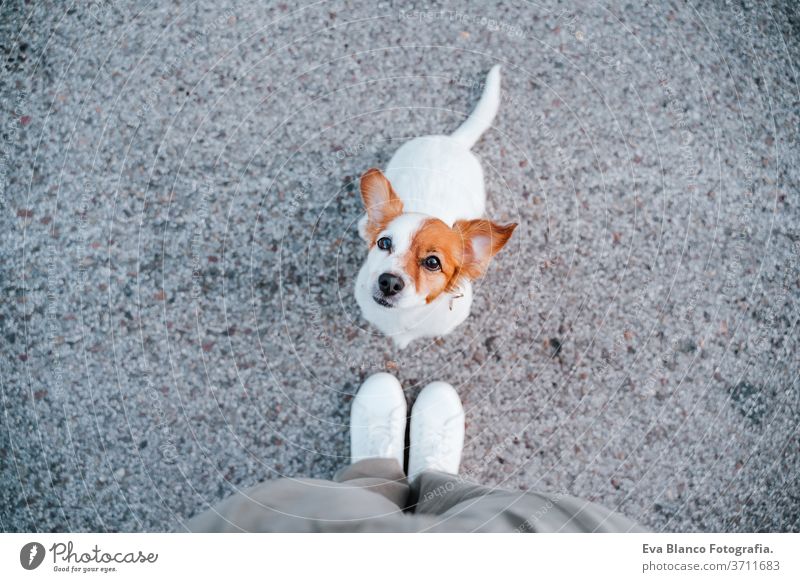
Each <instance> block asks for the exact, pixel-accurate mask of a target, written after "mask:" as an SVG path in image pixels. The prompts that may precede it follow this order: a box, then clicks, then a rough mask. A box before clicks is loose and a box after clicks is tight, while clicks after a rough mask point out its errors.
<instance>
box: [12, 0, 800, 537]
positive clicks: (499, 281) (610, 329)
mask: <svg viewBox="0 0 800 582" xmlns="http://www.w3.org/2000/svg"><path fill="white" fill-rule="evenodd" d="M257 4H258V3H254V2H244V1H242V2H232V1H227V0H216V1H214V2H207V1H205V0H203V1H201V2H181V3H175V4H174V5H173V3H172V2H169V3H167V2H158V3H155V4H151V5H148V6H142V5H141V3H138V2H130V3H129V2H122V1H111V2H106V1H102V2H101V1H98V2H88V3H76V4H75V5H74V7H73V8H70V9H68V10H67V9H66V8H65V5H64V4H63V3H56V2H35V3H33V2H32V3H24V4H23V3H18V2H14V3H8V2H6V3H3V5H2V9H0V10H1V11H2V18H0V27H2V29H1V33H0V44H1V45H2V50H3V55H4V64H3V67H4V68H3V72H2V85H0V87H2V94H1V96H2V142H1V143H0V145H1V146H2V158H1V159H0V161H1V162H2V166H1V167H0V170H1V172H0V176H1V177H2V185H3V189H2V199H0V203H1V204H0V239H1V240H2V247H1V248H2V250H1V251H0V252H2V254H1V255H0V262H1V264H0V285H2V303H0V327H1V328H2V344H1V345H2V360H0V362H1V363H0V365H1V366H2V374H0V378H1V381H2V384H1V385H0V388H1V393H0V395H1V396H2V417H0V418H2V425H0V463H1V468H2V481H1V482H0V527H1V528H2V529H3V530H12V531H13V530H43V531H49V530H58V531H63V530H112V531H113V530H122V531H130V530H181V529H182V528H183V521H184V519H185V518H187V517H188V516H191V515H193V514H194V513H196V512H197V511H199V510H201V509H203V508H205V507H206V506H207V504H208V503H210V502H215V501H217V500H219V499H221V498H223V497H224V496H226V495H228V494H229V493H230V492H232V491H234V490H236V489H237V488H239V487H242V486H247V485H250V484H253V483H256V482H258V481H260V480H263V479H274V478H277V477H279V476H281V475H289V476H305V475H310V476H317V477H330V476H331V475H332V474H333V472H334V471H335V470H336V469H337V468H338V467H340V466H341V465H342V464H343V463H344V462H345V461H346V457H347V454H348V446H347V442H348V440H347V439H348V427H347V420H348V412H349V405H350V400H351V398H352V394H353V392H354V391H355V390H356V388H357V386H358V384H359V382H360V381H361V380H362V379H363V378H365V377H366V376H367V375H368V374H370V373H372V372H373V371H376V370H389V371H391V372H393V373H395V374H396V375H397V376H398V377H399V378H400V379H401V381H402V383H403V385H404V387H405V388H406V390H407V393H408V396H409V400H410V401H413V398H414V396H415V395H416V394H417V393H418V391H419V390H420V388H421V387H422V386H423V385H424V384H425V383H427V382H429V381H431V380H439V379H441V380H447V381H449V382H451V383H453V384H454V385H455V386H456V387H457V389H458V391H459V393H460V394H461V396H462V398H463V400H464V403H465V406H466V409H467V416H468V427H467V443H466V449H465V453H464V461H463V468H464V472H465V473H466V474H467V475H468V476H470V477H471V478H474V479H475V480H477V481H480V482H483V483H487V484H491V485H497V486H502V487H506V488H510V489H526V488H535V489H546V490H552V491H566V492H569V493H572V494H574V495H578V496H583V497H587V498H590V499H592V500H595V501H598V502H600V503H603V504H605V505H607V506H610V507H614V508H618V509H619V510H620V511H622V512H624V513H626V514H627V515H629V516H631V517H633V518H635V519H637V520H639V521H640V522H642V523H643V524H645V525H646V526H649V527H651V528H653V529H655V530H667V531H710V530H725V531H753V530H756V531H762V530H763V531H785V530H794V531H797V530H798V529H800V499H798V491H800V477H798V462H799V461H800V442H799V441H798V423H800V398H799V396H800V388H799V387H798V368H799V367H800V366H798V363H800V362H799V358H798V344H799V343H800V341H799V340H798V338H800V333H798V330H797V322H798V315H799V313H798V299H799V295H800V290H799V288H798V277H799V276H800V226H798V225H800V211H799V205H800V199H799V197H798V187H799V186H800V170H798V168H800V165H799V164H798V161H799V160H798V126H799V124H800V98H799V97H798V79H797V74H798V73H797V63H798V55H800V51H799V50H798V46H799V45H800V41H799V40H798V39H799V38H800V14H798V9H797V7H796V5H795V4H794V3H793V2H789V1H787V2H785V3H782V2H777V1H773V2H770V3H767V4H762V3H755V2H749V1H748V2H743V3H742V2H740V1H739V0H736V1H730V2H722V1H720V2H703V3H700V2H691V3H689V4H685V3H683V2H680V3H670V5H669V6H665V4H666V3H661V2H648V3H644V4H642V3H638V2H636V3H624V2H611V3H609V4H608V5H607V6H606V5H600V4H595V3H590V2H586V3H580V6H574V7H573V3H564V4H560V5H555V4H553V3H551V2H546V3H545V4H546V5H544V6H539V5H534V4H530V3H524V2H509V3H498V5H497V6H493V5H491V6H490V4H492V3H489V2H485V3H480V4H477V3H475V4H472V5H469V4H466V3H460V2H453V3H444V4H441V5H439V4H431V5H426V4H421V3H420V4H418V5H416V7H414V8H410V7H403V6H404V4H406V3H399V2H398V3H391V2H381V3H375V2H367V1H364V2H357V1H354V2H325V3H318V4H314V5H311V6H308V7H305V8H296V7H294V5H292V3H286V4H283V5H275V6H273V7H259V6H257ZM694 4H696V5H697V6H693V5H694ZM494 63H502V64H503V66H504V80H503V87H504V90H505V93H504V97H503V104H502V106H501V110H500V114H499V116H498V118H497V121H496V126H495V127H494V128H493V129H492V130H491V131H490V132H489V133H488V134H487V135H486V136H485V137H484V139H483V140H482V141H481V142H480V143H479V144H478V146H477V147H476V151H477V152H478V153H479V155H480V156H481V157H482V159H483V161H484V164H485V168H486V173H487V181H488V190H489V192H490V204H489V206H490V211H491V215H492V216H493V217H496V218H497V219H498V220H515V221H518V222H519V223H520V224H521V226H520V228H519V229H518V230H517V233H516V234H515V235H514V238H513V239H512V241H511V243H510V245H509V247H508V248H507V250H506V251H504V252H503V253H502V254H501V255H500V256H499V259H498V260H497V261H496V262H495V263H494V264H493V266H492V268H491V271H490V273H489V275H488V277H487V278H486V279H485V280H484V281H483V283H482V284H481V285H480V286H479V289H478V290H477V300H476V303H475V307H474V309H473V315H472V316H471V318H470V319H469V320H468V321H467V323H466V324H465V325H463V326H461V327H460V328H459V329H458V330H457V331H456V332H455V333H453V334H452V335H450V336H448V337H445V338H442V339H440V340H437V341H435V342H432V343H426V342H420V343H416V344H412V346H411V347H410V348H409V349H407V350H405V351H402V352H398V351H396V350H395V349H394V348H393V347H392V346H391V344H390V343H389V342H387V341H386V340H385V339H384V338H381V337H380V336H378V335H377V334H376V333H375V332H374V330H372V329H370V328H369V327H368V326H367V325H366V323H365V322H364V321H363V320H362V319H361V318H360V316H359V313H358V309H357V307H356V304H355V301H354V299H353V296H352V284H353V281H354V278H355V274H356V272H357V269H358V267H359V264H360V261H361V260H362V258H363V256H364V248H363V247H362V244H361V242H360V241H359V239H358V237H357V234H356V230H355V228H354V221H355V220H356V219H357V218H358V216H359V212H360V201H359V198H358V195H357V188H356V178H357V176H358V175H359V174H360V173H361V172H362V171H363V170H365V169H366V168H368V167H370V166H373V165H376V164H385V163H386V161H387V160H388V159H389V157H390V156H391V154H392V152H393V151H394V150H395V149H396V148H397V147H398V144H399V143H401V142H402V141H403V140H404V139H406V138H407V137H410V136H415V135H419V134H425V133H437V132H449V131H451V130H453V129H454V128H455V127H457V125H458V123H459V121H460V120H461V119H463V116H464V115H465V114H466V113H468V112H469V110H470V108H471V107H472V105H473V104H474V103H475V101H476V99H477V96H478V93H479V90H480V87H479V84H480V83H481V82H482V80H483V76H484V74H485V73H486V71H488V70H489V68H490V67H491V65H493V64H494Z"/></svg>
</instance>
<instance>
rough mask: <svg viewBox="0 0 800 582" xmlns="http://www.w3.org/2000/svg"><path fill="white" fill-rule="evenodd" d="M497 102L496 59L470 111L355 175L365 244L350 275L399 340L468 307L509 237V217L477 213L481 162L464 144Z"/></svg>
mask: <svg viewBox="0 0 800 582" xmlns="http://www.w3.org/2000/svg"><path fill="white" fill-rule="evenodd" d="M499 105H500V67H499V65H497V66H495V67H493V68H492V70H491V71H490V72H489V75H488V76H487V78H486V84H485V88H484V90H483V94H482V95H481V98H480V100H479V101H478V104H477V105H476V107H475V110H474V111H473V112H472V114H471V115H470V116H469V118H468V119H467V120H466V121H465V122H464V123H463V124H462V125H461V127H459V128H458V129H457V130H456V131H455V132H453V133H452V134H451V135H430V136H425V137H418V138H415V139H412V140H411V141H409V142H407V143H405V144H403V145H402V146H401V147H400V149H398V150H397V152H396V153H395V154H394V156H393V157H392V159H391V160H390V162H389V165H388V167H387V168H386V172H385V173H383V172H381V171H380V170H378V169H376V168H372V169H370V170H367V171H366V172H365V173H364V175H363V176H361V197H362V199H363V201H364V208H365V211H366V214H365V215H364V216H363V217H362V218H361V220H360V221H359V224H358V229H359V234H360V235H361V237H362V238H363V239H364V240H365V241H366V242H367V243H368V244H369V253H368V255H367V260H366V261H365V262H364V265H363V266H362V267H361V270H360V271H359V273H358V278H357V280H356V287H355V296H356V301H357V303H358V305H359V307H360V308H361V312H362V314H363V315H364V318H365V319H366V320H367V321H369V322H370V323H371V324H372V325H374V326H375V327H376V328H378V330H380V331H381V332H382V333H383V334H385V335H387V336H389V337H390V338H391V339H392V340H393V341H394V343H395V345H396V346H397V347H399V348H405V347H406V346H407V345H408V344H409V342H411V341H413V340H415V339H418V338H423V337H437V336H443V335H446V334H448V333H450V332H451V331H453V329H455V328H456V327H457V326H458V325H459V324H460V323H461V322H463V321H464V320H465V319H466V318H467V316H468V315H469V311H470V307H471V305H472V281H473V280H474V279H476V278H478V277H480V276H481V275H483V273H484V272H485V271H486V268H487V266H488V264H489V261H490V260H491V259H492V257H493V256H494V255H495V254H496V253H497V252H498V251H500V249H502V248H503V246H504V245H505V244H506V243H507V242H508V239H509V238H510V237H511V234H512V233H513V232H514V229H515V228H516V227H517V225H516V224H505V225H502V224H497V223H494V222H492V221H490V220H488V219H486V218H484V212H485V209H486V191H485V189H484V185H483V169H482V168H481V163H480V161H479V159H478V157H477V156H476V155H475V154H473V153H472V152H471V151H470V149H471V148H472V146H473V145H475V142H477V141H478V139H479V138H480V137H481V135H482V134H483V132H484V131H486V130H487V129H488V128H489V127H490V126H491V124H492V120H493V119H494V117H495V114H496V113H497V109H498V107H499Z"/></svg>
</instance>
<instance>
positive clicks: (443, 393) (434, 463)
mask: <svg viewBox="0 0 800 582" xmlns="http://www.w3.org/2000/svg"><path fill="white" fill-rule="evenodd" d="M409 438H410V448H409V453H408V480H409V481H413V480H414V479H416V478H417V477H418V476H419V475H420V473H422V472H423V471H443V472H444V473H452V474H453V475H456V474H458V466H459V464H460V463H461V449H462V448H463V447H464V408H463V407H462V406H461V399H460V398H459V397H458V393H457V392H456V391H455V388H453V387H452V386H451V385H450V384H447V383H446V382H431V383H430V384H428V385H427V386H425V388H423V389H422V392H420V393H419V396H418V397H417V401H416V402H415V403H414V408H412V409H411V436H410V437H409Z"/></svg>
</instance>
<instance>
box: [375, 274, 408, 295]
mask: <svg viewBox="0 0 800 582" xmlns="http://www.w3.org/2000/svg"><path fill="white" fill-rule="evenodd" d="M378 287H380V288H381V293H383V294H384V295H386V297H391V296H392V295H397V294H398V293H400V291H402V290H403V287H405V283H403V280H402V279H401V278H400V277H398V276H397V275H392V274H391V273H384V274H383V275H381V276H380V277H378Z"/></svg>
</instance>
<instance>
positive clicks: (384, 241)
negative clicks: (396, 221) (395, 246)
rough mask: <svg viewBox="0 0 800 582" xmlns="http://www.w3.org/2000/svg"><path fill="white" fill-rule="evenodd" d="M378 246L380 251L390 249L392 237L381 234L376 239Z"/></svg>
mask: <svg viewBox="0 0 800 582" xmlns="http://www.w3.org/2000/svg"><path fill="white" fill-rule="evenodd" d="M377 244H378V248H379V249H381V250H382V251H390V250H392V239H390V238H389V237H388V236H382V237H381V238H379V239H378V243H377Z"/></svg>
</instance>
